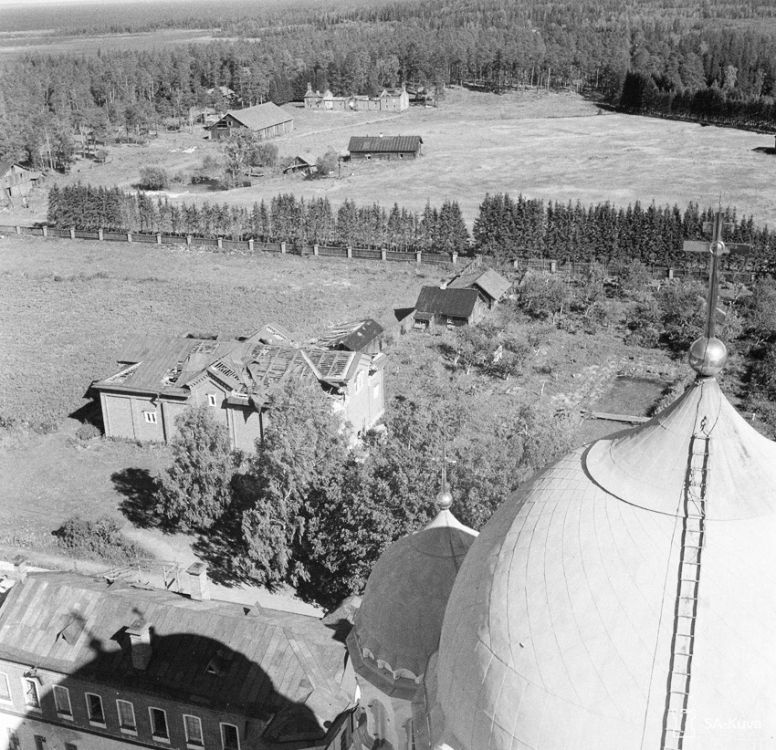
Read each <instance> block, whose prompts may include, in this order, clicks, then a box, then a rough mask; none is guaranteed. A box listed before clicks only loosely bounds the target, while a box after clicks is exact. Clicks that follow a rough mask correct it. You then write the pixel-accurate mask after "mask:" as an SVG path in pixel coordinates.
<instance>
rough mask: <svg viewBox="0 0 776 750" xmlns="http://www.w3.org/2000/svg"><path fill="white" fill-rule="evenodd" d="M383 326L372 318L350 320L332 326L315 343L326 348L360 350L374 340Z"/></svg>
mask: <svg viewBox="0 0 776 750" xmlns="http://www.w3.org/2000/svg"><path fill="white" fill-rule="evenodd" d="M383 330H384V328H383V327H382V326H381V325H380V324H379V323H378V322H377V321H376V320H372V318H365V319H364V320H352V321H350V322H348V323H340V324H338V325H335V326H332V327H331V328H330V329H329V330H328V331H326V333H325V334H324V335H323V336H321V338H319V339H318V340H317V341H316V342H315V343H316V344H317V345H318V346H323V347H325V348H327V349H347V350H348V351H351V352H360V351H362V350H363V349H364V348H365V347H366V346H368V345H369V344H370V343H371V342H372V341H374V340H375V339H376V338H377V337H378V336H379V335H380V334H381V333H382V332H383Z"/></svg>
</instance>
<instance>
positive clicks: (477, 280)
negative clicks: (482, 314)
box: [448, 268, 512, 309]
mask: <svg viewBox="0 0 776 750" xmlns="http://www.w3.org/2000/svg"><path fill="white" fill-rule="evenodd" d="M448 287H450V288H453V289H476V290H477V291H478V292H479V294H480V297H481V299H482V301H483V302H484V303H485V304H486V305H487V307H488V309H492V308H494V307H495V306H496V305H497V304H498V303H499V302H500V301H501V299H502V298H503V297H504V295H505V294H506V293H507V292H508V291H509V290H510V289H511V288H512V282H510V281H509V279H506V278H505V277H504V276H502V275H501V274H500V273H498V271H494V270H493V269H492V268H486V269H485V270H484V271H483V270H474V271H471V272H468V273H467V272H464V273H463V274H461V275H460V276H457V277H456V278H454V279H453V280H452V281H450V283H449V284H448Z"/></svg>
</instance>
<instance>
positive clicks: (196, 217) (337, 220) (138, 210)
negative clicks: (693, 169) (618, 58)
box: [48, 185, 776, 274]
mask: <svg viewBox="0 0 776 750" xmlns="http://www.w3.org/2000/svg"><path fill="white" fill-rule="evenodd" d="M712 216H713V211H712V209H710V208H706V209H701V208H699V206H698V205H697V204H694V203H691V204H690V205H688V206H686V207H685V208H684V209H683V210H682V209H680V208H679V207H678V206H673V207H671V206H656V205H654V204H651V205H649V206H646V207H644V206H642V205H641V204H640V203H639V202H638V201H637V202H636V203H635V204H631V205H628V206H627V207H617V206H613V205H612V204H611V203H608V202H606V203H599V204H596V205H591V206H584V205H582V204H581V203H559V202H557V201H555V202H552V201H550V202H547V203H545V202H544V201H542V200H535V199H528V198H525V197H524V196H522V195H519V196H518V197H517V198H512V197H510V196H509V195H507V194H503V193H498V194H495V195H486V196H485V198H484V199H483V201H482V203H481V204H480V209H479V213H478V215H477V217H476V219H475V221H474V228H473V233H472V235H471V236H470V235H469V232H468V230H467V228H466V225H465V224H464V221H463V218H462V216H461V210H460V207H459V205H458V203H457V202H455V201H445V202H444V203H443V204H442V205H441V206H440V207H436V206H432V205H431V204H427V205H426V207H425V209H424V210H423V212H422V213H421V214H418V213H416V212H413V211H409V210H407V209H406V208H404V207H400V206H399V205H398V204H396V203H394V205H393V206H392V207H391V208H390V209H386V208H385V207H383V206H380V205H378V204H372V205H361V206H359V205H357V204H355V203H354V202H353V201H350V200H346V201H344V202H343V203H342V204H341V205H340V206H339V208H338V209H336V210H335V209H334V208H333V207H332V206H331V204H330V202H329V201H328V199H326V198H316V199H313V200H309V201H305V200H304V199H301V198H296V197H295V196H294V195H292V194H285V195H277V196H275V197H274V198H273V199H272V200H271V201H270V202H269V204H267V203H265V202H264V201H261V202H259V203H255V204H254V205H253V206H252V207H242V206H229V205H227V204H217V203H215V204H211V203H204V204H202V205H200V206H197V205H194V204H180V205H176V204H173V203H170V202H169V201H168V200H167V199H162V198H153V197H151V195H149V194H148V193H143V192H139V193H124V192H122V191H121V190H119V189H118V188H111V189H106V188H101V187H100V188H94V187H91V186H88V185H73V186H70V187H65V188H61V189H60V188H57V187H54V188H52V189H51V190H50V191H49V207H48V222H49V224H50V225H51V226H54V227H59V228H63V229H65V228H70V227H75V228H76V229H80V230H87V231H96V230H98V229H100V228H102V229H105V230H109V231H110V230H112V231H124V232H126V231H132V232H149V233H157V232H160V233H163V234H172V235H178V236H181V237H182V236H184V235H189V234H190V235H193V236H199V237H210V238H213V237H226V238H231V239H235V240H245V239H248V238H255V239H258V240H260V241H263V242H281V241H285V242H290V243H292V245H293V246H294V247H297V248H300V247H302V246H311V245H313V244H314V243H318V244H321V245H339V246H343V247H344V246H351V247H362V248H377V247H382V248H387V249H391V250H398V251H404V252H412V251H415V250H421V251H432V252H441V253H453V252H456V253H459V254H465V253H469V252H479V253H483V254H486V255H488V256H490V257H492V258H494V259H496V260H497V261H508V260H513V259H515V258H523V259H525V258H548V259H553V260H557V261H560V262H566V261H582V262H585V261H587V262H600V263H605V264H615V265H616V264H618V263H627V262H629V261H633V260H638V261H639V262H641V263H644V264H648V265H656V266H669V267H675V268H681V267H685V266H688V265H691V264H693V263H701V264H702V265H704V264H705V263H706V259H705V258H701V257H695V258H688V257H687V256H686V255H685V254H684V252H683V250H682V242H683V240H685V239H701V238H703V237H704V233H703V224H704V222H707V221H709V220H711V218H712ZM726 224H727V229H726V234H725V236H726V239H727V240H728V241H731V242H741V243H749V244H751V246H752V249H751V252H750V253H748V254H747V255H746V256H742V257H741V258H739V259H738V260H731V261H730V262H731V264H732V265H731V266H730V267H733V266H736V267H746V268H748V269H751V270H754V271H756V272H758V273H761V274H765V273H771V274H772V273H774V271H776V268H774V258H776V235H774V233H772V232H771V231H770V230H769V229H768V228H767V227H757V226H755V224H754V222H753V220H752V218H751V217H737V216H736V212H735V211H734V210H732V209H727V212H726Z"/></svg>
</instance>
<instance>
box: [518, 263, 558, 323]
mask: <svg viewBox="0 0 776 750" xmlns="http://www.w3.org/2000/svg"><path fill="white" fill-rule="evenodd" d="M568 300H569V293H568V289H567V288H566V284H565V283H564V281H563V279H561V278H560V277H558V276H553V275H551V274H548V273H531V272H528V273H527V274H526V275H525V276H524V277H523V280H522V281H521V282H520V286H519V287H518V289H517V302H518V305H519V306H520V307H521V308H522V310H523V311H524V312H525V313H526V314H528V315H530V316H531V317H533V318H554V317H555V316H556V315H558V314H560V313H562V312H563V309H564V307H565V305H566V304H567V303H568Z"/></svg>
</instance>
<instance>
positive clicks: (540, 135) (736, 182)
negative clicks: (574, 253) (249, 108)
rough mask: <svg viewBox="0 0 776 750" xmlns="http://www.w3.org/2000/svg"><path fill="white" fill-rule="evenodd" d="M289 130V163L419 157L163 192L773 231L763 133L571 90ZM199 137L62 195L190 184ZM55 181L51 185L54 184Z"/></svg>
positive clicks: (119, 155) (105, 170)
mask: <svg viewBox="0 0 776 750" xmlns="http://www.w3.org/2000/svg"><path fill="white" fill-rule="evenodd" d="M285 108H286V109H288V110H289V111H291V112H292V114H293V116H294V126H295V129H294V132H293V133H291V134H290V135H287V136H284V137H282V138H277V139H275V140H273V141H272V142H273V143H275V144H277V146H278V149H279V152H280V155H281V157H283V156H295V155H303V156H305V157H307V158H308V159H311V160H313V161H315V159H316V158H317V157H318V156H321V155H323V154H324V153H325V152H326V151H328V150H334V151H336V152H338V153H341V152H343V151H346V149H347V146H348V141H349V138H350V136H351V135H378V134H379V133H383V134H384V135H399V134H401V135H420V136H421V137H422V138H423V141H424V143H423V157H422V158H420V159H417V160H410V161H404V162H391V163H386V162H379V161H371V162H358V163H356V162H349V163H343V164H342V169H341V175H340V176H339V177H337V176H332V177H330V178H326V179H319V180H305V179H303V178H302V177H301V176H300V175H292V176H283V175H275V174H267V176H265V177H263V178H259V179H255V180H254V184H253V185H252V186H251V187H246V188H238V189H235V190H230V191H209V190H207V189H204V188H202V187H200V186H192V185H190V184H185V183H180V184H174V185H173V186H172V187H171V189H170V190H169V191H167V192H166V193H163V194H165V195H167V196H168V197H169V198H170V199H171V200H174V201H186V202H198V203H201V202H203V201H206V200H207V201H210V202H214V201H215V202H228V203H232V204H238V205H249V204H252V203H253V202H254V201H258V200H261V199H264V200H265V201H269V200H270V199H271V198H272V197H273V196H275V195H278V194H280V193H294V194H295V195H296V196H297V197H304V198H305V199H306V200H307V199H309V198H315V197H324V196H325V197H328V198H329V199H330V200H331V202H332V204H333V205H334V206H335V207H336V206H337V205H339V204H340V203H341V202H342V201H344V200H345V199H351V200H355V201H356V202H358V203H362V204H368V203H372V202H377V203H380V204H381V205H383V206H384V207H386V208H389V207H390V206H391V205H393V203H394V202H396V203H398V204H399V205H403V206H406V207H407V208H411V209H414V210H416V211H422V210H423V207H424V205H425V204H426V202H427V201H431V203H432V204H433V205H439V204H440V203H441V202H442V201H444V200H446V199H450V200H457V201H458V202H459V203H460V205H461V209H462V211H463V213H464V216H465V218H466V220H467V221H468V222H469V224H470V225H471V222H473V220H474V218H475V217H476V215H477V211H478V208H479V204H480V202H481V201H482V198H483V197H484V195H485V193H486V192H490V193H496V192H505V191H506V192H509V193H511V194H513V195H517V194H518V193H523V194H524V195H527V196H528V197H531V198H543V199H546V200H559V201H562V202H566V201H577V200H579V201H582V202H583V203H585V204H587V203H597V202H604V201H610V202H612V203H614V204H616V205H627V204H628V203H632V202H634V201H637V200H638V201H641V203H642V204H643V205H648V204H649V203H651V202H652V201H654V202H655V203H657V204H659V205H662V204H670V205H673V204H674V203H677V204H678V205H679V206H680V207H681V208H682V209H683V208H684V206H685V205H686V204H687V203H688V202H690V201H693V202H697V203H699V204H700V205H701V206H704V207H705V206H716V204H717V202H718V201H719V200H720V199H721V200H722V204H723V205H731V206H736V207H737V209H738V212H739V215H740V214H742V213H743V214H746V215H749V214H751V215H753V216H754V219H755V221H756V222H758V223H761V224H762V223H769V224H773V223H774V222H776V204H774V203H773V201H772V200H770V195H771V167H772V165H773V161H772V157H770V156H769V155H767V154H763V153H760V152H756V151H754V150H753V149H755V148H757V147H761V146H770V145H772V139H771V137H769V136H764V135H759V134H757V133H750V132H746V131H741V130H732V129H726V128H717V127H699V126H698V125H697V124H694V123H689V122H680V121H670V120H661V119H656V118H649V117H637V116H633V115H623V114H613V113H608V112H604V111H603V110H601V109H599V108H598V107H597V106H596V105H595V104H594V103H592V102H589V101H586V100H585V99H583V98H582V97H580V96H578V95H576V94H571V93H566V94H564V93H552V92H550V93H547V92H541V91H540V92H536V91H529V92H510V93H508V94H504V95H501V96H498V95H496V94H484V93H476V92H471V91H467V90H465V89H460V88H451V89H448V90H447V91H446V92H445V97H444V99H443V100H442V102H441V103H440V106H439V107H438V108H433V107H411V108H410V110H409V111H407V112H405V113H402V114H396V113H380V112H323V111H309V110H305V109H304V108H303V107H302V106H301V105H300V104H287V105H285ZM204 136H205V131H204V130H203V129H202V127H201V126H195V127H194V130H193V132H192V133H187V132H179V133H163V134H161V135H160V136H159V137H158V138H156V139H152V140H150V141H149V142H148V144H147V145H145V146H132V145H124V146H113V147H109V154H110V162H109V163H107V164H105V165H96V164H95V163H94V162H91V161H86V160H79V161H78V162H76V164H75V165H74V166H73V169H72V172H71V174H69V175H66V176H59V177H56V178H54V179H56V180H57V182H59V183H60V184H67V183H74V182H78V181H80V182H89V183H92V184H98V185H106V186H112V185H120V186H122V187H124V188H126V189H132V185H133V184H135V183H136V182H137V180H138V178H139V174H140V168H141V167H143V166H149V165H154V166H161V167H164V168H166V169H168V170H169V171H170V173H171V174H175V173H181V174H183V175H185V174H186V173H189V172H190V171H191V170H193V169H194V168H196V167H197V166H198V165H199V164H201V162H202V159H203V158H204V156H205V155H207V154H214V155H219V154H220V152H221V146H220V145H219V144H217V143H216V142H211V141H208V140H206V139H205V138H204ZM49 184H51V183H49ZM44 198H45V195H44V193H43V191H41V192H40V193H39V194H38V196H37V197H36V198H34V199H33V200H32V202H31V206H30V209H29V210H24V209H19V210H17V211H15V212H8V211H2V210H0V223H5V222H8V223H11V222H15V221H20V222H22V223H26V222H29V221H31V220H43V219H45V214H46V207H45V200H44Z"/></svg>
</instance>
